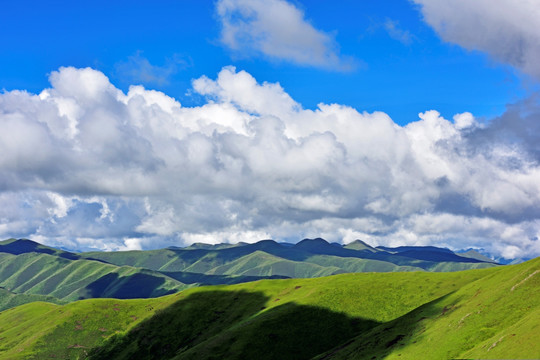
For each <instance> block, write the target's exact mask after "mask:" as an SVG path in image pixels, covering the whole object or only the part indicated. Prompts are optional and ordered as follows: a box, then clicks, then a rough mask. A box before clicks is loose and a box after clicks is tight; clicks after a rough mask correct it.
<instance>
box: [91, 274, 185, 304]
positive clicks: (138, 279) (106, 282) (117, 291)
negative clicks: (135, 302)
mask: <svg viewBox="0 0 540 360" xmlns="http://www.w3.org/2000/svg"><path fill="white" fill-rule="evenodd" d="M164 283H165V278H162V277H158V276H152V275H149V274H144V273H135V274H133V275H129V276H123V277H119V276H118V274H117V273H109V274H106V275H104V276H102V277H100V278H99V279H97V280H95V281H94V282H92V283H91V284H88V285H87V286H86V287H85V289H86V291H87V294H88V296H87V297H88V298H101V297H112V298H116V299H138V298H151V297H158V296H163V295H169V294H173V293H175V292H176V290H167V289H160V287H161V286H162V285H163V284H164Z"/></svg>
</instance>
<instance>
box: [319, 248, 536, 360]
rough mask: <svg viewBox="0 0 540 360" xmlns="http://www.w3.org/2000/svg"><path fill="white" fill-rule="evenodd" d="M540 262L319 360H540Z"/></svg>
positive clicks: (494, 275)
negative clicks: (466, 359)
mask: <svg viewBox="0 0 540 360" xmlns="http://www.w3.org/2000/svg"><path fill="white" fill-rule="evenodd" d="M539 319H540V258H537V259H533V260H530V261H528V262H526V263H523V264H520V265H514V266H506V267H504V268H499V269H493V270H492V271H490V272H489V274H488V275H487V276H485V277H483V278H482V279H480V280H478V281H474V282H471V283H469V284H467V285H465V286H463V287H462V288H460V289H459V290H457V291H455V292H452V293H450V294H448V295H446V296H443V297H441V298H439V299H437V300H434V301H432V302H430V303H428V304H425V305H423V306H421V307H419V308H417V309H415V310H414V311H412V312H410V313H408V314H406V315H404V316H402V317H399V318H397V319H395V320H393V321H391V322H388V323H384V324H380V325H378V326H376V327H375V328H373V329H372V330H370V331H368V332H365V333H363V334H361V335H359V336H357V337H356V338H354V339H352V340H351V341H350V342H348V343H347V344H345V345H342V346H340V347H338V348H336V349H334V350H333V351H330V352H328V353H326V354H325V355H324V356H321V357H320V359H355V358H356V359H367V358H371V359H383V358H384V359H420V358H429V359H454V358H474V359H478V358H482V359H486V358H488V359H500V358H512V359H518V358H519V359H538V358H540V341H539V339H540V338H539V336H540V335H539V334H540V321H539Z"/></svg>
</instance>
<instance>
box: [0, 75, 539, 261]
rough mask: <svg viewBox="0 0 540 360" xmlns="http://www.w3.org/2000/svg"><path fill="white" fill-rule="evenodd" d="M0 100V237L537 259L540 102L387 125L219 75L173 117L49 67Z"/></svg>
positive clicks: (88, 244) (105, 82) (87, 244)
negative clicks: (41, 83)
mask: <svg viewBox="0 0 540 360" xmlns="http://www.w3.org/2000/svg"><path fill="white" fill-rule="evenodd" d="M50 82H51V87H50V88H48V89H45V90H43V91H42V92H41V93H40V94H31V93H27V92H25V91H9V92H4V93H2V94H1V95H0V154H2V156H0V169H1V171H0V220H1V221H0V224H1V225H0V237H11V236H14V237H31V238H33V239H36V240H39V241H43V242H45V243H48V244H51V245H56V246H64V247H67V248H79V249H88V248H99V249H109V250H110V249H140V248H142V249H146V248H156V247H164V246H168V245H182V244H189V243H192V242H197V241H204V242H210V243H216V242H227V241H228V242H237V241H248V242H253V241H257V240H260V239H263V238H275V239H278V240H284V239H296V240H298V239H300V238H302V237H315V236H323V237H325V238H327V239H328V240H330V241H339V242H349V241H352V240H354V239H355V238H361V239H363V240H366V241H368V242H370V243H372V244H373V245H403V244H416V245H427V244H433V245H441V246H450V247H452V248H463V247H471V246H476V247H481V248H485V249H487V250H488V251H491V252H493V254H496V255H501V254H502V255H504V256H507V257H513V256H532V255H540V245H539V241H538V236H539V233H540V210H539V209H538V206H537V204H539V203H540V151H539V150H540V149H539V148H538V144H539V140H540V139H538V134H540V131H538V121H537V120H538V118H539V115H540V101H539V99H538V98H536V97H531V98H530V99H527V100H525V101H522V102H520V103H518V104H515V105H512V106H509V107H508V110H507V112H506V113H505V114H503V115H502V116H500V117H498V118H496V119H493V120H492V121H491V122H489V123H487V124H485V123H478V122H477V121H476V119H475V118H474V116H473V115H472V114H470V113H463V114H458V115H456V116H455V117H454V119H452V120H447V119H444V118H442V117H441V116H440V114H439V113H438V112H436V111H426V112H424V113H421V114H420V115H419V119H417V120H416V121H413V122H411V123H409V124H408V125H406V126H399V125H397V124H396V123H394V122H393V121H392V119H391V118H390V117H389V116H388V115H387V114H385V113H382V112H374V113H367V112H358V111H357V110H356V109H353V108H351V107H348V106H344V105H339V104H320V105H318V107H317V108H316V109H314V110H309V109H304V108H303V107H302V105H301V104H299V103H298V102H296V101H294V99H292V98H291V97H290V96H289V95H288V94H287V93H286V91H285V90H284V89H283V88H282V87H281V86H280V85H279V84H275V83H259V82H257V81H256V79H254V78H253V77H252V76H251V75H250V74H249V73H247V72H245V71H237V70H236V69H235V68H233V67H225V68H223V69H222V70H221V71H220V73H219V74H218V75H217V78H215V79H211V78H209V77H206V76H203V77H201V78H199V79H196V80H194V81H193V89H194V91H196V92H198V93H199V94H200V95H202V96H204V97H206V99H207V101H206V103H204V104H203V105H201V106H194V107H184V106H182V105H181V104H180V103H179V102H178V101H177V100H175V99H174V98H171V97H169V96H167V95H166V94H164V93H161V92H158V91H153V90H146V89H145V88H144V87H142V86H132V87H130V88H129V91H128V92H127V93H124V92H122V91H121V90H119V89H118V88H116V87H115V86H114V85H112V84H111V83H110V81H109V79H108V78H107V77H106V76H105V75H103V74H102V73H101V72H99V71H96V70H93V69H90V68H85V69H75V68H61V69H59V70H58V71H55V72H53V73H51V75H50Z"/></svg>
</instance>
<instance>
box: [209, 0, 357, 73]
mask: <svg viewBox="0 0 540 360" xmlns="http://www.w3.org/2000/svg"><path fill="white" fill-rule="evenodd" d="M216 10H217V14H218V16H219V18H220V20H221V25H222V30H221V41H222V43H223V44H224V45H225V46H227V47H228V48H230V49H231V50H232V51H233V52H234V53H235V54H239V55H242V56H251V55H263V56H266V57H268V58H271V59H277V60H285V61H290V62H293V63H296V64H299V65H307V66H315V67H321V68H328V69H333V70H351V69H352V68H354V61H353V60H352V59H350V58H346V57H344V56H342V55H340V54H339V49H338V45H337V43H336V42H335V40H334V39H333V37H332V36H331V35H329V34H327V33H324V32H323V31H321V30H317V29H316V28H314V27H313V25H311V24H310V23H309V22H308V21H307V20H306V19H305V18H304V14H303V12H302V11H301V10H300V9H298V8H297V7H295V6H294V5H293V4H291V3H289V2H287V1H285V0H219V1H218V2H217V4H216Z"/></svg>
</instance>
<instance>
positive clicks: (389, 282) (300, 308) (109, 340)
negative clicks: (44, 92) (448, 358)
mask: <svg viewBox="0 0 540 360" xmlns="http://www.w3.org/2000/svg"><path fill="white" fill-rule="evenodd" d="M522 265H524V264H522ZM522 265H517V267H518V268H519V267H520V266H521V267H522V270H521V271H526V270H525V269H524V267H523V266H522ZM537 265H538V264H537ZM537 267H538V266H537ZM505 270H506V268H501V269H499V268H496V269H485V270H473V271H464V272H454V273H426V272H409V273H407V272H404V273H363V274H341V275H336V276H330V277H322V278H315V279H286V280H262V281H257V282H251V283H244V284H238V285H231V286H208V287H199V288H191V289H187V290H184V291H182V292H180V293H177V294H173V295H168V296H165V297H161V298H156V299H144V300H111V299H90V300H83V301H77V302H73V303H70V304H67V305H63V306H60V305H52V304H46V303H32V304H26V305H22V306H19V307H17V308H14V309H10V310H7V311H4V312H2V313H0V338H3V339H4V340H3V341H2V343H1V345H0V346H1V348H0V358H10V359H23V358H24V359H32V358H36V359H38V358H40V359H41V358H47V357H48V356H50V355H51V354H54V355H55V356H57V357H60V358H70V359H76V358H78V357H84V356H86V355H85V354H86V353H88V352H90V349H91V348H94V347H96V346H98V345H99V346H101V347H100V348H98V349H94V350H93V351H92V354H93V355H92V358H93V359H105V358H109V359H110V358H115V359H133V358H138V359H172V358H175V359H205V358H237V359H245V358H255V357H256V358H261V359H286V358H291V359H292V358H294V359H307V358H311V357H313V356H317V355H319V354H321V353H324V352H327V351H330V350H331V349H333V348H335V347H336V346H338V345H340V344H343V343H345V342H347V341H350V340H351V339H356V337H358V336H360V335H361V334H365V333H367V332H370V331H374V329H377V328H378V327H379V326H381V325H383V324H390V323H392V322H395V321H397V320H396V319H402V318H403V317H404V316H407V314H408V313H411V312H414V311H417V310H415V309H418V308H419V307H421V306H422V305H424V304H426V303H433V302H436V301H440V299H441V298H444V296H450V295H448V294H452V293H457V291H459V290H460V289H462V288H465V287H467V286H471V285H472V284H475V283H478V282H480V281H482V280H483V279H484V278H489V279H496V278H497V277H498V276H499V275H498V274H506V273H505V272H504V271H505ZM512 271H516V270H512ZM518 271H519V270H518ZM504 278H506V277H504ZM490 281H491V280H490ZM525 285H526V283H524V284H522V286H523V287H525ZM516 291H517V290H516ZM424 306H425V305H424ZM420 309H421V308H420ZM486 311H487V310H486ZM336 354H337V353H336Z"/></svg>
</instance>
